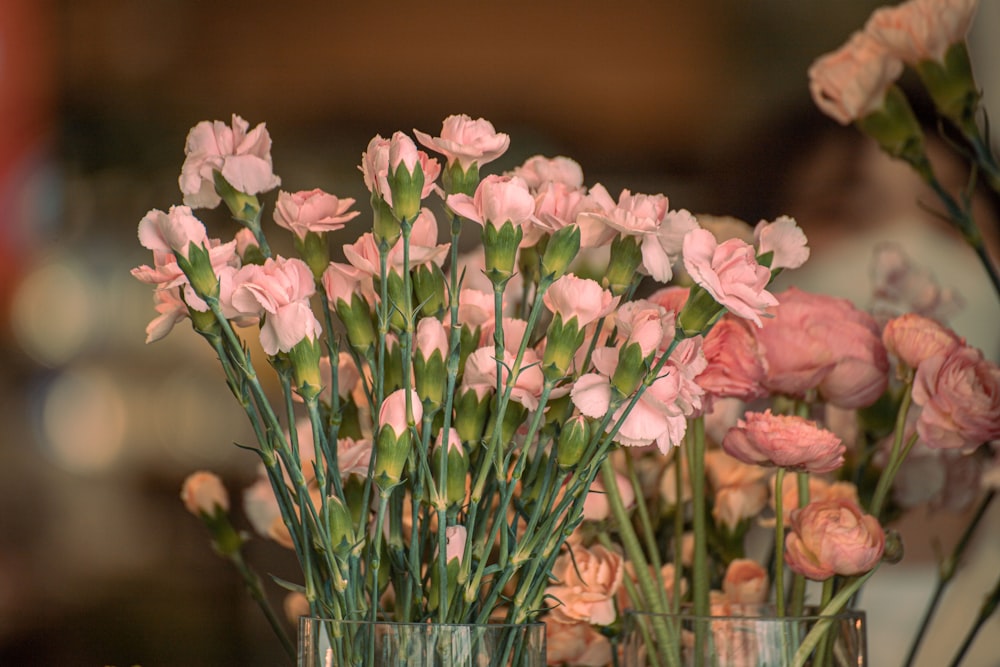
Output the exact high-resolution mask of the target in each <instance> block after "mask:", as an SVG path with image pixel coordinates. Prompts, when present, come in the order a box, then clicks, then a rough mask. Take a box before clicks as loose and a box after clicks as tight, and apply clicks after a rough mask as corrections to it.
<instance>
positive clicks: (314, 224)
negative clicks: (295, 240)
mask: <svg viewBox="0 0 1000 667" xmlns="http://www.w3.org/2000/svg"><path fill="white" fill-rule="evenodd" d="M353 205H354V200H353V199H351V198H349V197H348V198H345V199H338V198H337V197H335V196H334V195H331V194H327V193H326V192H323V191H322V190H319V189H315V190H303V191H301V192H293V193H291V194H289V193H287V192H284V191H280V192H278V201H277V202H275V204H274V222H275V223H276V224H277V225H278V226H279V227H284V228H285V229H288V230H290V231H292V232H294V233H295V235H296V236H297V237H299V238H300V239H304V238H305V237H306V234H307V233H309V232H315V233H317V234H323V233H325V232H335V231H337V230H338V229H342V228H343V226H344V224H345V223H346V222H347V221H348V220H351V219H353V218H355V217H357V216H359V215H361V212H360V211H349V210H348V209H349V208H351V206H353Z"/></svg>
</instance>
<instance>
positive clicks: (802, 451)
mask: <svg viewBox="0 0 1000 667" xmlns="http://www.w3.org/2000/svg"><path fill="white" fill-rule="evenodd" d="M722 448H723V449H724V450H726V453H727V454H729V455H730V456H734V457H736V458H737V459H739V460H740V461H743V462H744V463H756V464H757V465H763V466H769V465H773V466H777V467H779V468H787V469H789V470H796V471H806V472H814V473H823V472H830V471H832V470H836V469H837V468H839V467H840V466H842V465H843V464H844V451H845V447H844V443H842V442H841V441H840V438H838V437H837V436H836V435H834V434H833V433H831V432H830V431H827V430H826V429H823V428H820V427H819V426H818V425H817V424H816V422H814V421H810V420H808V419H805V418H803V417H798V416H795V415H775V414H772V413H771V410H770V409H768V410H766V411H764V412H747V413H746V415H744V418H743V419H741V420H740V421H739V422H737V424H736V427H735V428H732V429H730V430H729V432H728V433H727V434H726V437H725V438H723V440H722Z"/></svg>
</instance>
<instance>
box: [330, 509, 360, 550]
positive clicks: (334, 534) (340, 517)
mask: <svg viewBox="0 0 1000 667" xmlns="http://www.w3.org/2000/svg"><path fill="white" fill-rule="evenodd" d="M326 522H327V526H328V528H329V531H330V544H331V545H332V546H333V552H334V553H335V554H336V555H337V556H340V557H341V558H345V557H347V556H348V555H349V554H350V552H351V550H353V549H354V547H355V545H356V543H357V536H356V535H355V533H354V518H353V517H352V516H351V511H350V510H349V509H348V508H347V506H346V505H344V503H343V502H341V500H340V499H339V498H337V497H336V496H330V497H328V498H327V499H326Z"/></svg>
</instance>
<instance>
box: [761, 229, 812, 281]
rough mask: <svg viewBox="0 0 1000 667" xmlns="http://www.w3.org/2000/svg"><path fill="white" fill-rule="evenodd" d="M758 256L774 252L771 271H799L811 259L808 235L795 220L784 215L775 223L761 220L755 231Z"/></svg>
mask: <svg viewBox="0 0 1000 667" xmlns="http://www.w3.org/2000/svg"><path fill="white" fill-rule="evenodd" d="M753 236H754V241H755V243H756V245H757V255H758V256H760V255H763V254H764V253H768V252H772V253H774V257H773V259H772V260H771V270H772V271H773V270H775V269H797V268H799V267H800V266H802V265H803V264H805V263H806V260H807V259H809V246H808V245H806V243H807V241H806V235H805V233H803V231H802V228H801V227H799V226H798V223H796V222H795V219H794V218H790V217H788V216H787V215H783V216H781V217H779V218H778V219H776V220H774V221H773V222H767V221H765V220H761V221H760V222H759V223H757V226H756V227H754V230H753Z"/></svg>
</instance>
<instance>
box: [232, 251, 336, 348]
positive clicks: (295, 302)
mask: <svg viewBox="0 0 1000 667" xmlns="http://www.w3.org/2000/svg"><path fill="white" fill-rule="evenodd" d="M233 284H234V289H233V296H232V303H233V306H234V307H235V308H237V309H239V310H240V311H241V312H244V313H248V314H258V315H264V316H266V317H265V319H264V324H263V325H262V326H261V329H260V343H261V347H263V348H264V352H266V353H267V354H269V355H275V354H277V353H278V352H279V351H280V352H288V351H289V350H291V349H292V348H293V347H295V345H296V344H298V343H299V342H300V341H302V340H303V339H306V338H308V339H310V340H315V339H316V338H318V337H319V335H320V334H321V333H322V331H323V328H322V326H321V325H320V323H319V320H318V319H316V315H315V314H313V311H312V308H311V307H310V305H309V297H311V296H312V295H313V293H314V292H315V291H316V286H315V283H314V282H313V275H312V271H310V270H309V267H308V266H307V265H306V263H305V262H303V261H302V260H300V259H295V258H293V259H285V258H282V257H277V258H274V259H268V260H266V261H265V262H264V264H263V265H262V266H258V265H256V264H248V265H247V266H244V267H243V268H242V269H240V270H239V273H238V274H237V276H236V277H234V279H233Z"/></svg>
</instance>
